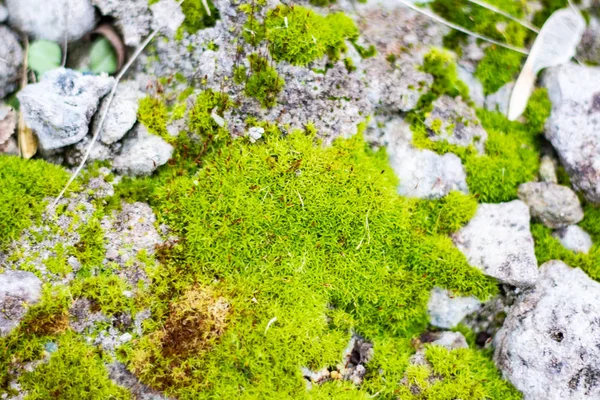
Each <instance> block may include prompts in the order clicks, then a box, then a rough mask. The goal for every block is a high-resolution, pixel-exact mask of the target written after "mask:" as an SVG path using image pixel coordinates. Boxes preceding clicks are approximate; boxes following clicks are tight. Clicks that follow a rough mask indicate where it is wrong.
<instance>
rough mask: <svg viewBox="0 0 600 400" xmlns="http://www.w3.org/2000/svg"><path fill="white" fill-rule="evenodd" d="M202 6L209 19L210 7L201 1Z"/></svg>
mask: <svg viewBox="0 0 600 400" xmlns="http://www.w3.org/2000/svg"><path fill="white" fill-rule="evenodd" d="M202 5H203V6H204V9H205V10H206V13H207V14H208V16H209V17H210V7H209V6H208V0H202Z"/></svg>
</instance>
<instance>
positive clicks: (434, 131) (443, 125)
mask: <svg viewBox="0 0 600 400" xmlns="http://www.w3.org/2000/svg"><path fill="white" fill-rule="evenodd" d="M425 125H426V126H427V127H428V128H429V129H430V130H431V132H430V135H429V138H430V139H431V140H433V141H439V140H446V141H448V143H450V144H455V145H458V146H464V147H466V146H469V145H473V146H475V148H476V149H477V150H478V151H479V152H480V153H484V151H485V147H484V146H485V141H486V140H487V132H486V131H485V129H483V127H482V126H481V123H480V122H479V119H478V118H477V115H476V114H475V111H473V109H472V108H471V107H469V106H468V105H467V104H466V103H465V102H463V101H462V100H461V99H460V98H456V99H454V98H452V97H450V96H446V95H444V96H440V97H439V98H437V99H436V100H435V101H434V102H433V110H432V111H431V112H430V113H429V115H428V116H427V118H426V119H425Z"/></svg>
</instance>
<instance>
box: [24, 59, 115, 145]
mask: <svg viewBox="0 0 600 400" xmlns="http://www.w3.org/2000/svg"><path fill="white" fill-rule="evenodd" d="M113 82H114V78H111V77H108V76H93V75H83V74H82V73H81V72H77V71H73V70H69V69H64V68H58V69H55V70H52V71H50V72H47V73H46V74H44V76H43V77H42V80H41V81H40V82H39V83H34V84H31V85H27V86H26V87H25V88H24V89H22V90H21V91H20V92H19V94H18V95H17V97H18V98H19V101H20V102H21V111H22V112H23V115H24V117H25V122H26V123H27V125H28V126H29V127H30V128H31V129H33V131H34V132H35V133H36V134H37V136H38V139H39V142H40V146H41V147H42V148H43V149H45V150H52V149H57V148H60V147H65V146H68V145H70V144H74V143H77V142H79V141H80V140H81V139H83V138H84V137H85V135H87V133H88V131H89V124H90V121H91V119H92V117H93V115H94V113H95V112H96V110H97V108H98V103H99V102H100V99H101V98H102V97H103V96H104V95H106V94H107V93H108V92H109V91H110V89H111V87H112V85H113Z"/></svg>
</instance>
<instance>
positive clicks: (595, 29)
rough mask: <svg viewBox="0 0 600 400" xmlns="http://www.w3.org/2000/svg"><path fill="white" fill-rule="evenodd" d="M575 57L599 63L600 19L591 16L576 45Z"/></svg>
mask: <svg viewBox="0 0 600 400" xmlns="http://www.w3.org/2000/svg"><path fill="white" fill-rule="evenodd" d="M577 59H578V60H580V61H582V62H584V61H585V62H589V63H592V64H596V65H597V64H600V20H599V19H598V17H594V16H592V17H591V18H590V22H589V24H588V27H587V28H586V29H585V31H584V32H583V36H582V38H581V42H580V43H579V46H577Z"/></svg>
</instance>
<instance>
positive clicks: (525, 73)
mask: <svg viewBox="0 0 600 400" xmlns="http://www.w3.org/2000/svg"><path fill="white" fill-rule="evenodd" d="M584 30H585V20H584V19H583V17H582V16H581V14H580V13H579V12H576V11H575V10H573V9H572V8H564V9H561V10H558V11H556V12H555V13H554V14H552V15H551V16H550V18H548V20H547V21H546V23H545V24H544V26H543V27H542V29H541V31H540V34H539V35H538V36H537V38H536V39H535V42H534V43H533V47H532V48H531V51H530V52H529V57H527V61H526V62H525V65H524V66H523V70H522V71H521V74H520V75H519V78H518V79H517V82H516V83H515V87H514V88H513V91H512V94H511V97H510V104H509V107H508V119H509V120H511V121H514V120H516V119H517V118H519V117H520V116H521V114H523V112H524V111H525V108H526V107H527V102H528V101H529V97H530V96H531V93H532V91H533V87H534V86H535V79H536V76H537V74H538V72H540V71H541V70H542V69H544V68H548V67H554V66H557V65H560V64H564V63H567V62H569V60H570V59H571V58H572V57H573V56H574V55H575V52H576V49H577V45H578V44H579V42H580V41H581V36H582V35H583V31H584Z"/></svg>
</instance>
